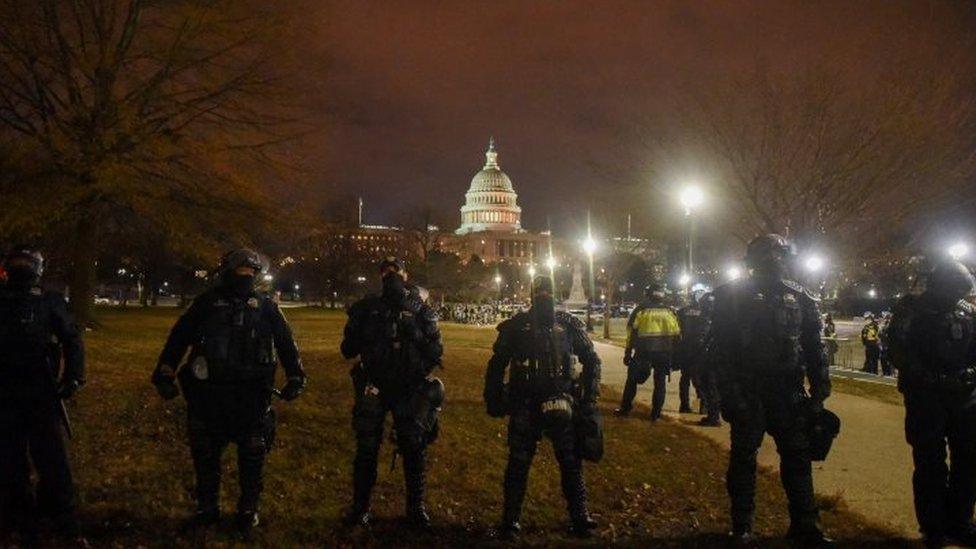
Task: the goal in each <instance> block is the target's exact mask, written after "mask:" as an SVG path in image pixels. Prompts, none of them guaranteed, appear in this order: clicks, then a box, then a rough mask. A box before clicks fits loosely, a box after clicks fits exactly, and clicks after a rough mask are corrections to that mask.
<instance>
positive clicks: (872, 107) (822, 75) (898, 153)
mask: <svg viewBox="0 0 976 549" xmlns="http://www.w3.org/2000/svg"><path fill="white" fill-rule="evenodd" d="M857 77H858V75H849V74H844V73H843V72H842V71H840V70H836V69H818V70H809V71H806V72H804V73H803V74H801V75H799V76H798V75H796V74H787V73H785V72H777V71H775V70H771V69H768V68H765V67H760V68H759V69H757V70H756V71H755V72H753V73H752V74H750V75H748V76H747V77H745V78H738V79H735V80H733V81H731V82H729V83H728V84H727V85H721V84H719V85H715V86H712V87H710V91H709V92H703V93H700V94H698V96H697V98H696V99H697V100H696V102H695V106H694V108H693V109H691V110H690V111H689V112H688V115H689V116H688V118H689V119H690V120H691V121H692V134H693V136H694V137H695V138H696V139H698V140H699V142H700V143H701V144H702V145H703V148H704V150H705V151H706V154H707V155H708V156H709V157H710V158H712V159H713V160H714V162H715V171H716V173H718V174H720V179H719V181H720V183H721V184H720V185H716V189H715V190H716V192H718V193H720V196H721V197H723V198H724V199H725V200H726V202H725V204H724V205H727V206H728V207H729V208H730V209H731V213H732V215H731V216H729V219H731V220H733V221H734V223H735V228H736V229H737V230H738V232H739V233H741V234H742V235H743V236H745V237H747V236H751V235H752V234H756V233H761V232H782V233H784V234H787V235H789V236H791V237H794V238H796V239H798V240H800V241H801V242H802V241H808V240H812V239H816V238H819V237H821V236H822V235H825V234H828V233H829V237H832V238H838V237H840V236H841V235H839V233H840V232H842V231H848V232H850V231H851V230H852V229H856V228H858V227H863V226H866V225H869V224H871V223H877V222H879V220H885V221H891V220H899V219H901V217H902V216H904V215H905V214H906V213H908V212H909V211H911V210H912V209H913V208H917V207H918V206H919V204H920V202H921V201H925V200H929V199H931V198H933V195H935V194H936V192H935V191H937V190H938V191H945V190H948V189H951V188H952V185H951V184H952V183H956V182H958V181H961V180H964V179H965V176H966V175H971V174H972V173H973V154H972V149H971V145H972V139H971V135H970V134H969V131H970V130H971V128H972V124H973V121H974V120H976V106H974V102H973V100H972V99H971V97H968V96H964V95H962V94H961V93H960V87H959V83H958V82H957V81H956V79H955V78H954V77H953V76H952V75H950V74H948V73H942V72H939V71H927V70H920V71H917V72H907V73H905V72H900V73H898V74H897V75H892V76H882V77H878V78H877V79H876V80H874V81H868V80H870V76H867V75H864V76H863V80H865V81H861V82H858V81H857Z"/></svg>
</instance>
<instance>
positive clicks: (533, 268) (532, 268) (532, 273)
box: [529, 266, 535, 277]
mask: <svg viewBox="0 0 976 549" xmlns="http://www.w3.org/2000/svg"><path fill="white" fill-rule="evenodd" d="M529 276H531V277H535V266H531V267H529Z"/></svg>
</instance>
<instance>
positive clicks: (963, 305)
mask: <svg viewBox="0 0 976 549" xmlns="http://www.w3.org/2000/svg"><path fill="white" fill-rule="evenodd" d="M958 307H959V310H960V311H962V312H964V313H966V314H968V315H974V314H976V306H974V305H973V304H972V303H970V302H968V301H966V300H965V299H960V300H959V305H958Z"/></svg>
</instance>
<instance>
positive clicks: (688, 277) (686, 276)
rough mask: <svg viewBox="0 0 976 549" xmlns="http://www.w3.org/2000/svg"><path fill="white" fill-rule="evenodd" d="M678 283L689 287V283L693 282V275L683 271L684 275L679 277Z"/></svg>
mask: <svg viewBox="0 0 976 549" xmlns="http://www.w3.org/2000/svg"><path fill="white" fill-rule="evenodd" d="M678 284H681V285H682V286H684V287H687V286H688V284H691V275H690V274H688V273H682V275H681V276H679V277H678Z"/></svg>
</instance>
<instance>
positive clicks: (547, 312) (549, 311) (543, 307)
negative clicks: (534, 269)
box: [532, 276, 556, 326]
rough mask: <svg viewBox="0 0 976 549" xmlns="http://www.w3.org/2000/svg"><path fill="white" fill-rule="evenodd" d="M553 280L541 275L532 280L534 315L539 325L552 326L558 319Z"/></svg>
mask: <svg viewBox="0 0 976 549" xmlns="http://www.w3.org/2000/svg"><path fill="white" fill-rule="evenodd" d="M552 294H553V291H552V280H550V279H549V277H547V276H540V277H538V278H536V279H535V280H533V281H532V315H533V318H534V320H535V321H536V323H537V325H538V326H551V325H552V324H553V323H554V322H555V321H556V300H555V298H554V297H553V295H552Z"/></svg>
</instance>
